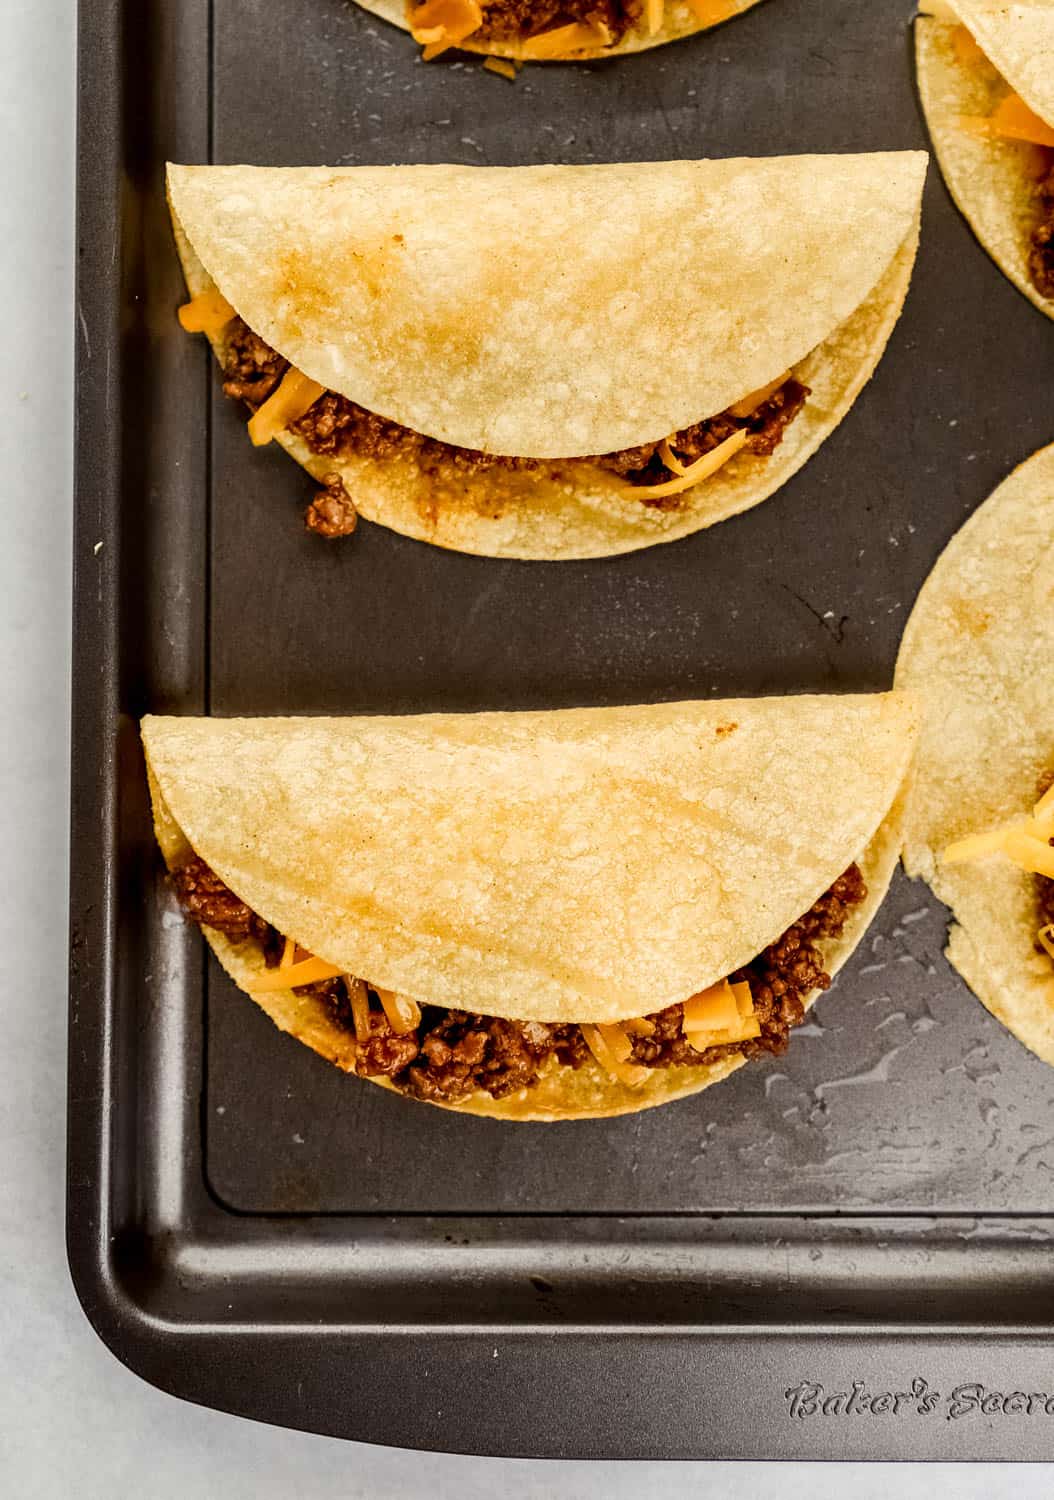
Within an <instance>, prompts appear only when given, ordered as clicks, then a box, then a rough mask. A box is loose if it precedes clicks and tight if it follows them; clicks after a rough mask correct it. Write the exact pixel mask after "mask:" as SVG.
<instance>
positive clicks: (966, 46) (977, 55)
mask: <svg viewBox="0 0 1054 1500" xmlns="http://www.w3.org/2000/svg"><path fill="white" fill-rule="evenodd" d="M952 49H953V50H954V52H955V59H956V61H957V62H960V63H962V65H963V67H964V68H973V67H976V66H977V64H978V63H979V62H981V61H982V60H983V58H984V50H983V49H982V48H981V47H979V46H978V44H977V42H976V40H975V38H974V34H973V32H972V31H970V30H969V29H968V27H966V26H956V28H955V31H954V33H953V35H952Z"/></svg>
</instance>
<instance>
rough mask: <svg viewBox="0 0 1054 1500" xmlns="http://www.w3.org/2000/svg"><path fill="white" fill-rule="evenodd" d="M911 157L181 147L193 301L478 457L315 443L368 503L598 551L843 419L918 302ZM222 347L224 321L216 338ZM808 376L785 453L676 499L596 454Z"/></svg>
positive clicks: (648, 540) (807, 444)
mask: <svg viewBox="0 0 1054 1500" xmlns="http://www.w3.org/2000/svg"><path fill="white" fill-rule="evenodd" d="M925 163H926V158H925V155H924V154H923V153H919V152H899V153H897V152H893V153H873V154H870V155H864V156H823V157H786V158H771V159H764V160H738V161H702V162H665V163H632V164H627V165H611V166H588V167H573V166H556V167H516V168H497V167H496V168H487V167H458V166H416V167H378V168H373V167H354V168H343V169H341V168H337V169H330V168H303V169H286V168H254V167H177V166H172V167H170V168H169V197H170V202H171V207H172V213H173V220H174V224H175V230H176V237H177V243H178V245H179V247H180V251H181V255H182V258H183V263H184V269H185V272H186V277H187V282H188V285H189V288H190V291H191V293H192V295H195V296H197V295H200V294H201V293H203V292H205V291H206V290H208V289H210V288H211V287H213V286H215V287H217V288H218V290H219V292H220V293H221V294H222V296H223V297H224V298H225V299H226V301H227V302H228V303H230V305H231V306H232V307H233V308H234V309H235V310H236V312H237V313H238V314H239V315H240V316H241V318H242V319H243V320H244V321H245V322H246V323H247V324H248V326H249V327H250V328H251V329H252V330H253V331H254V332H256V333H257V334H259V335H260V337H261V338H263V339H264V340H265V341H266V342H267V343H268V344H269V345H270V346H271V347H272V348H274V349H275V350H277V351H278V352H279V353H280V354H281V355H282V356H284V357H285V358H286V359H288V360H289V361H290V363H291V364H293V365H294V366H295V367H296V368H297V369H299V370H301V371H303V372H304V374H305V375H307V376H309V377H310V378H311V379H312V380H315V381H317V382H318V383H319V384H320V385H322V386H324V387H325V388H327V389H329V390H332V391H335V392H337V393H338V394H340V395H342V396H345V397H347V398H348V399H349V400H350V401H353V402H355V403H356V404H357V405H359V406H361V407H364V408H366V409H367V410H368V411H371V412H374V413H376V414H377V415H379V416H381V417H384V418H386V419H388V420H390V421H393V422H396V423H399V424H400V425H402V426H404V427H407V428H410V429H412V430H413V431H414V432H417V433H421V434H424V435H425V436H427V437H430V438H435V439H438V440H440V441H441V442H443V443H447V444H452V445H454V446H456V447H460V448H466V449H470V450H474V451H481V452H484V453H488V454H495V455H506V456H512V457H518V458H521V459H523V458H526V459H535V460H540V461H542V462H541V467H540V469H538V470H536V471H524V470H522V469H519V470H517V469H511V468H507V467H495V468H490V469H487V470H485V471H484V472H482V473H477V474H473V475H470V476H468V477H466V476H465V475H464V473H461V472H459V471H458V470H457V469H456V467H453V466H452V467H451V468H450V469H449V471H448V472H447V471H442V470H440V471H438V472H437V471H435V470H430V471H429V472H428V473H425V472H423V471H422V470H421V469H420V468H419V467H418V466H417V465H416V464H415V463H414V462H412V461H411V460H409V459H407V458H406V457H405V456H403V455H398V454H396V455H390V456H387V457H383V458H381V457H376V456H372V455H371V456H365V455H358V454H352V455H351V456H344V457H338V458H337V459H336V460H334V459H333V458H331V457H321V456H319V455H317V454H314V453H312V452H311V450H310V449H309V448H308V446H307V444H306V443H305V442H304V440H303V439H302V438H300V437H298V436H297V435H296V434H294V433H291V432H285V433H283V434H281V436H280V438H279V441H280V442H282V444H283V446H285V447H286V448H287V449H288V450H289V451H290V452H291V453H292V454H293V456H294V457H296V458H297V459H298V460H299V461H300V462H301V463H303V464H304V465H305V466H306V467H307V468H309V469H310V470H311V471H312V472H313V473H314V474H315V475H316V476H317V477H322V475H323V474H325V473H332V472H334V471H336V472H339V473H340V474H341V476H342V478H343V479H344V481H345V484H346V486H347V489H348V491H349V493H350V494H351V495H352V497H353V498H354V500H355V504H356V506H357V508H358V509H359V510H360V512H361V513H362V514H363V515H365V516H366V517H367V518H368V519H372V520H377V521H379V522H380V523H381V524H384V525H388V526H391V527H393V528H394V529H396V530H398V531H401V532H403V533H405V534H407V535H411V536H416V537H419V538H421V539H423V540H427V541H432V542H435V543H438V544H439V545H442V546H447V547H454V548H457V549H459V550H464V551H470V552H479V553H483V554H486V555H495V556H515V557H538V558H565V557H586V556H598V555H606V554H610V553H614V552H620V551H626V550H630V549H632V548H634V547H641V546H647V545H650V544H652V543H654V542H657V541H664V540H671V539H673V538H674V537H677V536H682V535H685V534H687V533H688V532H691V531H695V530H698V529H699V528H700V527H702V526H706V525H710V524H712V523H713V522H715V521H717V520H721V519H723V518H724V517H726V516H728V515H732V514H735V513H736V512H738V511H740V510H743V509H745V508H747V507H749V506H751V505H754V504H757V503H758V502H759V501H760V500H762V499H764V498H765V497H766V496H767V495H768V494H770V493H771V492H772V491H773V490H774V489H775V488H777V487H778V486H779V485H780V484H782V483H783V482H784V481H785V480H786V479H787V478H788V477H789V475H790V474H791V473H793V472H794V471H795V470H796V469H797V468H798V467H799V466H800V465H801V464H802V463H804V462H805V460H806V459H807V458H808V457H809V456H810V455H811V453H812V452H813V451H814V450H815V448H816V447H818V446H819V444H820V442H822V441H823V439H824V437H826V436H827V434H828V433H829V432H830V431H831V430H832V429H833V428H834V427H835V426H836V425H837V423H838V422H839V421H840V420H841V418H842V416H843V415H844V414H845V412H846V410H847V409H848V407H849V406H850V405H851V404H852V402H853V400H854V399H855V397H856V395H857V394H858V393H859V391H860V389H861V388H862V386H863V385H864V383H865V382H866V380H867V379H868V377H869V376H870V374H871V372H872V370H873V369H874V366H875V364H876V363H877V361H878V359H879V357H880V355H881V353H882V350H883V348H884V346H885V343H886V340H887V339H888V337H889V334H890V332H891V330H892V327H893V325H894V323H895V322H896V319H897V317H898V315H899V312H900V308H901V306H902V304H903V300H904V296H905V293H906V290H907V286H908V282H909V279H910V275H911V267H912V264H913V261H914V254H915V247H916V243H917V233H918V212H919V200H920V195H921V189H922V180H923V176H924V173H925ZM214 344H215V347H216V348H217V353H218V354H219V355H220V356H221V358H222V354H223V341H222V337H221V336H216V338H215V339H214ZM792 369H793V370H794V372H795V374H796V376H797V377H798V378H800V379H801V380H802V381H803V382H804V383H805V384H807V385H808V386H809V387H810V388H811V391H812V395H811V396H810V398H809V400H808V401H807V403H806V406H805V408H804V410H803V411H802V412H801V414H800V415H799V416H798V417H797V418H796V419H795V420H794V421H793V422H792V423H791V425H790V426H789V427H788V429H787V431H786V435H785V437H784V440H783V443H782V444H781V445H780V447H779V448H777V450H776V452H775V453H774V454H773V455H772V456H771V457H767V458H762V457H757V456H750V455H741V456H738V457H735V458H733V459H731V460H730V461H729V462H728V463H727V464H726V465H725V467H724V468H722V469H720V470H719V471H718V472H717V474H716V475H714V476H713V477H712V478H711V479H709V480H706V481H704V482H702V483H701V484H699V485H697V486H696V487H695V488H694V489H691V490H688V491H687V492H686V493H685V495H684V496H683V497H682V499H681V501H680V503H679V504H678V505H676V506H674V507H671V508H668V509H660V508H657V507H648V506H646V505H644V504H642V503H640V502H639V501H636V500H633V499H631V498H627V494H626V481H625V480H624V479H621V478H620V477H619V476H618V475H616V474H615V473H613V472H611V471H610V470H606V469H604V468H601V467H598V466H597V465H596V464H595V463H591V462H589V461H588V459H587V458H585V457H583V455H596V454H607V453H613V452H619V451H622V450H623V449H627V448H633V447H635V446H637V445H640V444H647V443H655V442H658V441H660V440H662V439H663V438H665V437H668V436H669V435H671V434H672V433H674V432H677V431H679V430H681V429H684V428H686V427H689V426H691V424H693V423H696V422H700V421H702V420H704V419H705V418H707V417H710V416H713V415H715V414H717V413H719V412H721V411H723V410H725V409H726V408H728V407H729V406H731V405H733V404H734V403H736V402H738V401H741V400H743V398H744V397H746V396H748V395H749V394H750V393H751V392H754V391H757V390H760V389H761V388H763V387H765V386H767V385H769V384H770V383H771V382H773V381H774V380H776V379H778V377H780V376H781V375H782V374H783V373H785V372H786V371H788V370H792Z"/></svg>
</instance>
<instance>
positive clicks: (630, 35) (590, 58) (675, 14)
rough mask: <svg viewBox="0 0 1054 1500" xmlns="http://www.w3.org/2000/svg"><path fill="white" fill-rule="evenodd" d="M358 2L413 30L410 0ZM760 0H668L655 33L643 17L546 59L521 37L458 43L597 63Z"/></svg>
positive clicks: (512, 55) (483, 50)
mask: <svg viewBox="0 0 1054 1500" xmlns="http://www.w3.org/2000/svg"><path fill="white" fill-rule="evenodd" d="M358 3H359V4H360V5H361V6H362V8H363V9H364V10H368V11H371V12H372V13H373V15H375V16H379V17H380V18H381V20H382V21H390V22H391V23H392V25H394V26H398V27H400V28H401V29H402V30H403V31H409V30H410V21H409V15H410V10H411V9H413V8H414V7H413V6H412V5H408V4H407V3H406V0H358ZM757 3H758V0H724V3H722V0H712V3H709V4H700V5H699V6H698V7H695V6H692V5H691V4H689V3H687V0H665V3H664V5H663V8H662V21H661V24H660V25H659V26H658V29H657V30H655V31H654V32H650V31H649V28H648V24H647V21H646V19H645V18H644V17H643V16H642V18H641V21H640V22H639V23H638V24H637V25H636V26H633V27H631V28H630V29H629V30H628V31H627V32H625V34H624V35H623V36H622V37H621V38H620V39H619V40H618V41H616V42H613V43H612V44H611V45H610V46H608V47H602V46H595V47H575V48H570V49H569V50H567V51H562V52H559V53H554V54H552V55H549V56H547V57H544V58H531V56H530V52H531V48H530V45H529V43H527V42H525V41H524V40H522V39H518V38H517V39H515V40H509V41H498V40H490V41H479V42H477V41H473V39H472V37H471V36H468V37H466V38H465V39H464V40H463V41H461V42H459V43H458V44H457V45H458V48H459V50H461V51H463V52H475V53H479V54H480V55H485V56H489V57H507V58H509V59H510V60H512V61H514V62H522V61H542V62H597V61H600V60H602V59H603V58H605V57H622V56H624V55H625V54H626V53H628V52H646V51H648V50H649V49H650V48H651V47H661V46H662V44H663V43H664V42H676V41H680V39H681V38H682V37H687V36H694V35H695V34H696V32H699V31H709V30H710V28H711V27H713V26H719V25H721V24H723V23H724V22H725V21H730V20H732V18H733V17H734V16H739V15H742V14H743V12H744V11H747V10H751V9H752V8H753V7H754V6H755V5H757ZM485 8H486V7H485V5H484V9H485Z"/></svg>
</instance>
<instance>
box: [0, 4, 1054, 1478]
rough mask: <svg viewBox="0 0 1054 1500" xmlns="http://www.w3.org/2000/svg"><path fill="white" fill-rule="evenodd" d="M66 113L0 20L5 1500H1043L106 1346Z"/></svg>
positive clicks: (54, 16) (948, 1470)
mask: <svg viewBox="0 0 1054 1500" xmlns="http://www.w3.org/2000/svg"><path fill="white" fill-rule="evenodd" d="M172 3H173V4H178V3H179V0H172ZM275 3H280V0H275ZM817 3H822V0H817ZM860 3H861V4H864V3H866V0H860ZM74 97H75V83H74V20H73V0H0V330H2V334H0V345H2V348H3V351H4V358H3V361H2V364H0V414H2V416H0V505H2V507H3V517H2V531H0V537H2V542H0V660H2V662H3V681H2V683H0V687H2V689H3V696H2V698H0V779H2V785H0V858H2V860H3V868H4V882H3V893H4V894H3V902H2V910H0V953H2V954H3V955H4V959H5V962H6V963H7V965H9V967H10V970H11V971H12V973H13V975H14V978H15V982H14V983H11V982H10V980H9V982H8V983H7V984H5V985H4V986H3V999H2V1001H0V1004H2V1006H3V1011H4V1014H3V1019H2V1026H3V1030H2V1036H3V1042H2V1049H0V1495H10V1496H18V1497H20V1500H36V1497H47V1500H51V1497H66V1496H74V1495H75V1496H77V1497H79V1500H95V1497H99V1500H102V1497H106V1500H123V1497H124V1496H136V1497H139V1496H145V1497H148V1500H169V1497H172V1500H176V1497H178V1500H198V1497H207V1500H211V1497H223V1500H240V1497H250V1496H252V1497H253V1500H271V1497H275V1500H277V1497H282V1500H288V1497H292V1496H304V1497H307V1500H328V1497H338V1496H339V1497H350V1500H354V1497H363V1500H367V1497H368V1500H386V1497H389V1496H391V1497H399V1500H403V1497H405V1500H415V1497H418V1496H434V1497H438V1500H444V1497H446V1496H454V1495H457V1496H458V1497H459V1500H475V1497H483V1496H487V1497H491V1496H497V1497H499V1500H505V1497H512V1500H543V1497H544V1500H549V1497H555V1500H579V1497H583V1500H584V1497H597V1500H600V1497H604V1500H619V1497H622V1496H625V1497H627V1500H628V1497H631V1496H632V1497H641V1496H652V1495H656V1496H657V1495H662V1496H664V1497H670V1500H678V1497H681V1496H695V1495H702V1494H709V1495H715V1496H729V1497H743V1500H748V1497H749V1500H765V1497H769V1496H779V1497H780V1500H797V1497H802V1500H804V1497H806V1496H809V1497H815V1496H824V1495H832V1496H835V1495H837V1496H839V1497H846V1496H850V1497H861V1500H863V1497H867V1500H870V1497H876V1500H877V1497H879V1496H881V1497H883V1500H885V1497H901V1496H903V1497H923V1496H926V1497H929V1496H931V1495H932V1494H933V1493H934V1492H938V1493H940V1494H941V1495H942V1496H946V1497H951V1500H958V1497H967V1496H970V1497H973V1496H977V1497H981V1496H984V1497H985V1500H999V1497H1001V1496H1011V1495H1013V1496H1015V1497H1022V1500H1028V1497H1032V1496H1035V1497H1039V1496H1048V1495H1050V1494H1051V1493H1054V1464H1052V1465H1034V1466H1031V1467H1029V1468H1027V1469H1024V1468H1011V1467H1008V1468H1003V1469H999V1468H996V1467H995V1466H974V1467H972V1468H966V1467H958V1466H953V1465H940V1466H935V1467H930V1468H926V1467H924V1466H916V1465H910V1466H908V1465H905V1466H899V1467H896V1466H888V1465H876V1466H872V1467H867V1466H865V1465H859V1464H853V1465H842V1466H822V1465H808V1464H796V1465H780V1466H775V1465H757V1464H751V1465H748V1464H743V1465H733V1464H714V1465H696V1464H684V1463H678V1464H668V1465H663V1464H586V1463H566V1464H561V1463H531V1462H511V1461H510V1462H505V1461H502V1460H497V1459H470V1458H454V1457H446V1456H440V1455H420V1454H412V1453H403V1452H399V1451H395V1450H391V1449H379V1448H369V1447H365V1446H362V1445H359V1444H353V1443H340V1442H337V1441H334V1440H331V1439H325V1438H313V1437H308V1436H305V1435H302V1434H297V1433H287V1432H283V1431H279V1430H277V1429H274V1428H266V1427H261V1426H258V1425H256V1424H254V1423H251V1422H245V1421H242V1420H240V1419H237V1418H233V1417H227V1416H222V1415H219V1414H217V1413H214V1412H209V1411H203V1410H200V1409H198V1408H195V1407H190V1406H187V1405H184V1404H183V1403H181V1402H178V1401H176V1400H174V1399H173V1398H171V1397H169V1396H165V1395H162V1394H161V1393H160V1392H158V1391H155V1390H153V1389H152V1388H151V1387H149V1386H147V1385H145V1384H144V1383H143V1382H142V1381H140V1380H139V1379H138V1378H137V1377H136V1376H134V1375H131V1374H129V1373H128V1371H126V1370H125V1369H124V1368H123V1367H122V1366H121V1365H119V1364H118V1363H117V1361H116V1360H115V1359H114V1358H113V1357H112V1356H111V1355H110V1354H109V1353H108V1352H107V1351H106V1350H105V1349H104V1348H103V1346H102V1345H101V1344H100V1343H99V1341H98V1340H97V1338H96V1337H95V1334H94V1333H93V1332H92V1331H91V1329H90V1328H89V1326H88V1324H87V1323H86V1321H85V1320H84V1317H83V1316H82V1314H81V1312H80V1310H79V1308H78V1306H77V1304H76V1300H75V1298H74V1295H73V1291H72V1288H71V1286H70V1282H69V1278H68V1275H67V1272H66V1261H65V1252H64V1248H63V1228H62V1219H63V1170H64V1162H63V1131H64V1121H63V1098H64V1091H65V1056H64V1052H65V1028H66V910H65V907H66V869H67V857H66V839H67V808H66V803H67V791H66V774H67V732H68V731H67V720H68V695H69V680H68V679H69V643H68V637H69V618H68V617H69V572H70V561H69V527H70V516H71V505H72V501H71V488H72V477H71V469H72V389H71V374H70V367H71V360H72V346H73V339H72V328H73V303H72V275H73V270H72V267H73V104H74Z"/></svg>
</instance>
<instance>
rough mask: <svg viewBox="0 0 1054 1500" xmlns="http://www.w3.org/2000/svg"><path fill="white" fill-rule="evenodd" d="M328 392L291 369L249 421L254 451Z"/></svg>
mask: <svg viewBox="0 0 1054 1500" xmlns="http://www.w3.org/2000/svg"><path fill="white" fill-rule="evenodd" d="M325 389H326V387H325V386H324V385H319V383H318V381H317V380H311V379H310V378H309V377H308V376H307V375H304V374H302V373H301V371H299V370H292V369H291V370H288V371H287V372H286V374H285V376H284V378H283V380H282V383H281V385H280V386H279V387H278V389H277V390H276V391H274V392H273V393H272V394H271V395H270V396H268V398H267V400H266V401H265V402H264V404H263V405H262V406H261V407H260V409H259V410H258V411H256V412H254V414H253V415H252V417H251V418H250V419H249V437H250V438H251V440H252V444H253V447H254V448H262V447H263V446H264V444H265V443H269V442H270V441H271V439H272V438H273V437H277V436H278V434H279V433H280V432H284V431H285V429H286V428H287V427H288V426H289V424H290V423H291V422H296V421H297V420H299V418H300V417H302V416H303V415H304V413H305V412H308V411H310V410H311V408H312V407H313V406H314V404H315V402H316V401H317V400H318V398H319V396H321V395H322V393H323V391H324V390H325Z"/></svg>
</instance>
